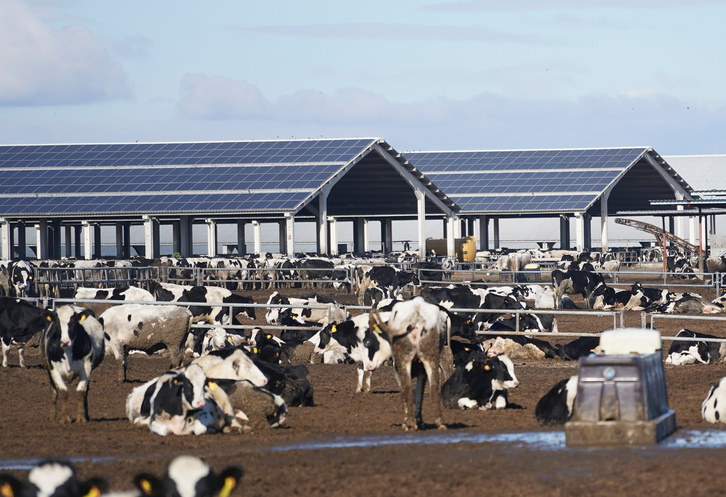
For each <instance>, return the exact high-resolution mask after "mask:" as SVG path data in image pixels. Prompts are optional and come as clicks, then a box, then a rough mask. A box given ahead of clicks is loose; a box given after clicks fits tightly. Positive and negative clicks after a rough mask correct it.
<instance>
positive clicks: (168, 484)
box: [78, 456, 244, 497]
mask: <svg viewBox="0 0 726 497" xmlns="http://www.w3.org/2000/svg"><path fill="white" fill-rule="evenodd" d="M243 474H244V472H243V471H242V468H240V467H239V466H228V467H227V468H225V469H223V470H222V471H221V472H220V473H216V472H215V471H213V470H212V468H210V467H209V466H208V465H207V463H205V462H204V461H203V460H201V459H199V458H198V457H196V456H177V457H175V458H174V459H172V461H171V462H170V463H169V466H168V467H167V470H166V474H165V475H164V476H162V477H157V476H155V475H152V474H150V473H139V474H137V475H136V476H135V477H134V485H135V486H136V488H137V489H138V492H139V495H140V496H147V497H162V496H180V497H181V496H183V497H218V496H220V497H222V496H225V497H226V496H229V495H230V492H232V490H233V489H235V488H236V487H237V485H239V483H240V480H241V479H242V476H243ZM78 495H88V494H78Z"/></svg>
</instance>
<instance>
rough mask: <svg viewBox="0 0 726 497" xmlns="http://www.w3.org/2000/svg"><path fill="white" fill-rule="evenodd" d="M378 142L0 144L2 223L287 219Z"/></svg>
mask: <svg viewBox="0 0 726 497" xmlns="http://www.w3.org/2000/svg"><path fill="white" fill-rule="evenodd" d="M377 141H378V140H377V139H372V138H356V139H320V140H280V141H275V140H272V141H238V142H200V143H141V144H88V145H11V146H0V174H2V177H3V182H2V183H1V184H0V215H5V216H8V215H18V216H20V215H30V214H63V213H85V212H87V213H89V214H104V213H109V214H111V213H131V212H219V211H236V212H240V211H246V210H250V211H290V210H293V209H295V208H296V206H298V205H299V204H300V203H301V202H303V201H304V200H305V199H306V198H307V197H308V196H309V195H310V194H311V193H313V192H315V191H316V190H317V189H318V188H320V187H321V185H322V184H323V182H325V181H327V180H329V179H330V178H331V177H332V176H333V175H334V174H335V173H337V172H338V171H339V170H340V169H342V168H343V167H345V166H346V165H347V164H348V163H350V162H351V161H352V160H353V159H354V158H355V157H356V156H358V155H359V154H361V153H364V152H365V151H367V150H368V149H369V148H370V147H371V146H372V145H373V144H375V143H377Z"/></svg>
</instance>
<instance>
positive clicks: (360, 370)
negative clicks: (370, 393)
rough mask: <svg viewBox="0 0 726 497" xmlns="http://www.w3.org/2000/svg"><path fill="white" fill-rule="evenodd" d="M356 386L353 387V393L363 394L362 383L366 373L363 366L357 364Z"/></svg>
mask: <svg viewBox="0 0 726 497" xmlns="http://www.w3.org/2000/svg"><path fill="white" fill-rule="evenodd" d="M357 372H358V384H357V385H356V387H355V392H356V393H358V392H363V391H364V390H363V383H364V382H365V375H366V371H365V369H363V364H358V369H357Z"/></svg>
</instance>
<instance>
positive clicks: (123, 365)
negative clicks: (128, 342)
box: [118, 350, 129, 382]
mask: <svg viewBox="0 0 726 497" xmlns="http://www.w3.org/2000/svg"><path fill="white" fill-rule="evenodd" d="M128 367H129V351H128V350H124V352H123V357H122V359H121V370H120V371H119V376H118V379H119V380H120V381H122V382H124V381H126V370H127V369H128Z"/></svg>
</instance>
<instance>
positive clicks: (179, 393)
mask: <svg viewBox="0 0 726 497" xmlns="http://www.w3.org/2000/svg"><path fill="white" fill-rule="evenodd" d="M220 396H221V398H222V400H221V402H218V399H220ZM225 407H228V409H229V411H228V412H227V413H225ZM126 409H127V415H128V416H129V420H130V421H132V422H133V423H134V424H137V425H142V426H143V425H147V424H148V426H149V429H150V430H151V432H152V433H155V434H157V435H161V436H166V435H172V434H173V435H189V434H195V435H202V434H205V433H215V432H219V431H223V430H224V429H225V428H226V427H227V426H230V425H231V424H232V423H235V427H238V428H240V429H241V427H242V426H241V424H240V423H239V421H234V413H233V412H232V411H231V406H230V405H229V400H228V398H227V395H226V394H225V393H223V391H221V390H220V392H216V393H215V392H214V391H213V390H212V388H210V387H209V386H208V385H207V377H206V375H205V373H204V370H203V369H202V367H201V366H200V365H199V364H194V363H192V364H190V365H189V366H187V367H185V368H183V369H181V370H172V371H169V372H167V373H164V374H163V375H161V376H159V377H157V378H155V379H154V380H151V381H150V382H147V383H145V384H144V385H142V386H141V387H137V388H136V389H134V390H133V391H132V392H131V394H130V395H129V397H128V398H127V401H126Z"/></svg>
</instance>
